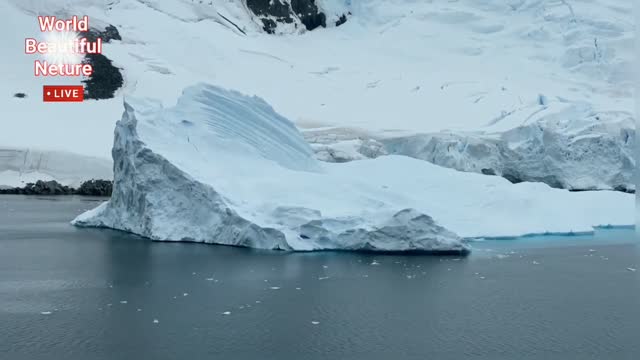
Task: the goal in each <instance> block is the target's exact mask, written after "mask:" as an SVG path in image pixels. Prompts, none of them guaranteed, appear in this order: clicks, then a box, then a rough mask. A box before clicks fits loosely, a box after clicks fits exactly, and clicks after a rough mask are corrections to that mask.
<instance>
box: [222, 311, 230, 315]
mask: <svg viewBox="0 0 640 360" xmlns="http://www.w3.org/2000/svg"><path fill="white" fill-rule="evenodd" d="M222 315H231V311H225V312H223V313H222Z"/></svg>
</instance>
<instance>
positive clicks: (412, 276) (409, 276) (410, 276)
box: [407, 275, 416, 279]
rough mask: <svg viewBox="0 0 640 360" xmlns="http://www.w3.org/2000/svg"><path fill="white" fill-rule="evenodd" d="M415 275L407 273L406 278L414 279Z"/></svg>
mask: <svg viewBox="0 0 640 360" xmlns="http://www.w3.org/2000/svg"><path fill="white" fill-rule="evenodd" d="M415 277H416V276H415V275H407V279H414V278H415Z"/></svg>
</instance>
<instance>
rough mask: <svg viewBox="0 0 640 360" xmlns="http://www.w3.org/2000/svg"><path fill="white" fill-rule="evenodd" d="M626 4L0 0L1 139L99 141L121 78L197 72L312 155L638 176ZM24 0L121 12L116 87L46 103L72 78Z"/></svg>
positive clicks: (161, 93) (57, 143)
mask: <svg viewBox="0 0 640 360" xmlns="http://www.w3.org/2000/svg"><path fill="white" fill-rule="evenodd" d="M631 5H632V4H631V3H628V2H620V1H617V0H583V1H558V0H510V1H501V2H480V1H474V0H460V1H455V2H452V1H448V0H433V1H411V0H359V1H349V0H316V1H312V0H291V1H289V0H286V1H280V0H279V1H266V0H265V1H259V0H255V1H251V0H202V1H200V0H193V1H192V0H126V1H125V0H121V1H117V0H67V1H58V0H9V1H4V2H2V3H1V4H0V11H2V13H3V14H5V20H4V21H3V22H2V23H1V24H0V33H1V34H2V35H1V36H0V41H1V42H2V44H1V45H2V46H3V49H6V51H5V52H4V54H3V56H4V59H3V62H4V64H5V73H6V76H5V81H3V82H2V85H0V86H1V87H2V89H3V90H2V92H1V99H0V106H2V108H3V109H4V110H3V111H4V114H5V118H7V119H12V120H11V121H4V122H3V124H2V126H3V131H2V132H0V147H2V148H3V149H8V150H16V149H19V150H20V151H26V150H29V151H45V152H46V151H51V150H56V151H64V152H72V153H76V154H79V155H86V156H93V157H96V156H97V157H102V158H105V159H109V158H110V154H109V153H110V148H111V143H112V133H113V127H114V124H115V121H116V120H117V119H119V118H120V115H121V104H122V97H123V96H128V95H134V96H143V97H146V96H150V97H153V98H157V99H160V100H161V101H163V102H164V103H166V104H171V103H173V102H175V99H176V98H177V97H178V96H179V94H180V92H181V89H183V88H184V87H186V86H188V85H190V84H193V83H196V82H199V81H207V82H210V83H213V84H216V85H218V86H222V87H225V88H231V89H236V90H239V91H241V92H243V93H247V94H256V95H259V96H260V97H262V98H264V99H265V100H267V101H268V102H269V103H270V104H272V105H273V106H274V107H275V108H276V110H277V111H278V112H280V113H282V114H283V115H284V116H286V117H287V118H289V119H291V120H293V121H294V123H295V124H296V125H297V126H298V127H299V128H300V129H301V130H302V131H303V132H304V135H305V137H306V138H307V139H308V140H309V141H311V142H313V143H314V144H312V145H313V147H314V149H316V150H317V151H318V156H319V157H320V158H321V159H323V160H328V161H345V160H350V159H358V158H368V157H372V156H378V155H380V154H387V153H392V154H400V155H408V156H412V157H415V158H418V159H423V160H427V161H430V162H433V163H435V164H439V165H442V166H447V167H452V168H455V169H458V170H462V171H472V172H478V173H484V174H497V175H502V176H505V177H506V178H508V179H511V180H513V181H543V182H546V183H547V184H550V185H552V186H558V187H565V188H570V189H613V188H615V189H620V190H633V189H634V188H635V186H634V185H633V182H632V181H631V169H632V168H633V166H635V161H634V159H633V156H632V151H631V148H632V145H633V142H634V139H635V126H634V124H633V100H632V79H633V77H632V76H631V74H632V60H633V40H634V26H633V18H632V11H631ZM37 14H46V15H50V14H56V15H60V16H64V15H73V14H77V15H89V16H90V26H91V27H93V28H95V29H98V30H101V29H104V28H106V27H107V26H108V25H110V24H111V25H113V26H114V27H115V28H116V29H117V30H118V32H119V35H120V36H121V39H122V40H114V41H111V42H110V43H109V44H105V55H106V56H107V57H108V58H109V59H110V60H112V61H113V64H114V65H115V66H117V67H119V68H120V71H121V73H122V75H123V78H124V84H123V87H122V88H120V89H119V90H117V91H116V93H115V97H114V98H113V99H109V100H100V101H93V100H91V101H85V102H84V103H82V104H80V105H79V104H44V103H42V101H41V98H40V96H41V95H40V94H41V86H42V85H44V84H47V85H48V84H56V83H58V84H73V83H80V79H70V78H64V79H60V78H47V79H43V78H35V77H33V75H32V73H33V68H32V67H33V60H34V58H33V57H32V56H30V55H25V54H24V53H23V47H24V38H25V37H32V36H33V37H38V36H40V34H39V30H38V27H37V21H36V18H35V15H37ZM322 19H324V20H323V21H322ZM345 20H346V22H344V21H345ZM343 22H344V23H343ZM274 24H275V25H274ZM338 24H340V26H337V25H338ZM322 25H325V26H326V27H323V26H322ZM265 27H266V28H268V29H265ZM308 28H314V30H312V31H309V30H306V29H308ZM267 30H268V31H267ZM271 33H273V34H271ZM15 93H25V94H26V95H27V97H26V98H16V97H13V94H15ZM7 170H8V166H7V165H6V164H5V162H4V161H3V160H2V159H0V172H1V173H2V174H3V176H0V178H5V179H9V178H11V177H13V180H11V181H12V183H16V181H17V182H19V181H20V180H21V179H23V178H29V176H30V175H29V174H30V173H31V172H33V171H35V172H37V171H40V172H43V169H37V168H36V169H31V168H24V169H19V170H18V171H17V174H18V178H15V176H14V175H11V174H15V173H13V172H12V173H8V172H7ZM11 171H14V169H11ZM46 171H47V175H49V176H50V177H51V178H54V179H58V178H59V179H60V180H64V179H63V177H61V176H59V175H58V174H57V172H56V170H55V169H47V170H46ZM89 172H92V171H89V170H88V173H87V174H86V176H87V177H95V175H94V174H93V173H91V174H89ZM79 175H80V176H82V174H79ZM8 181H9V180H6V181H5V182H8Z"/></svg>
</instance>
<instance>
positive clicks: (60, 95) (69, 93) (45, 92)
mask: <svg viewBox="0 0 640 360" xmlns="http://www.w3.org/2000/svg"><path fill="white" fill-rule="evenodd" d="M42 100H43V101H44V102H82V101H83V100H84V87H83V86H82V85H45V86H43V87H42Z"/></svg>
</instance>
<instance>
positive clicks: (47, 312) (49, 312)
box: [40, 311, 51, 315]
mask: <svg viewBox="0 0 640 360" xmlns="http://www.w3.org/2000/svg"><path fill="white" fill-rule="evenodd" d="M40 314H42V315H51V311H42V312H40Z"/></svg>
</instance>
